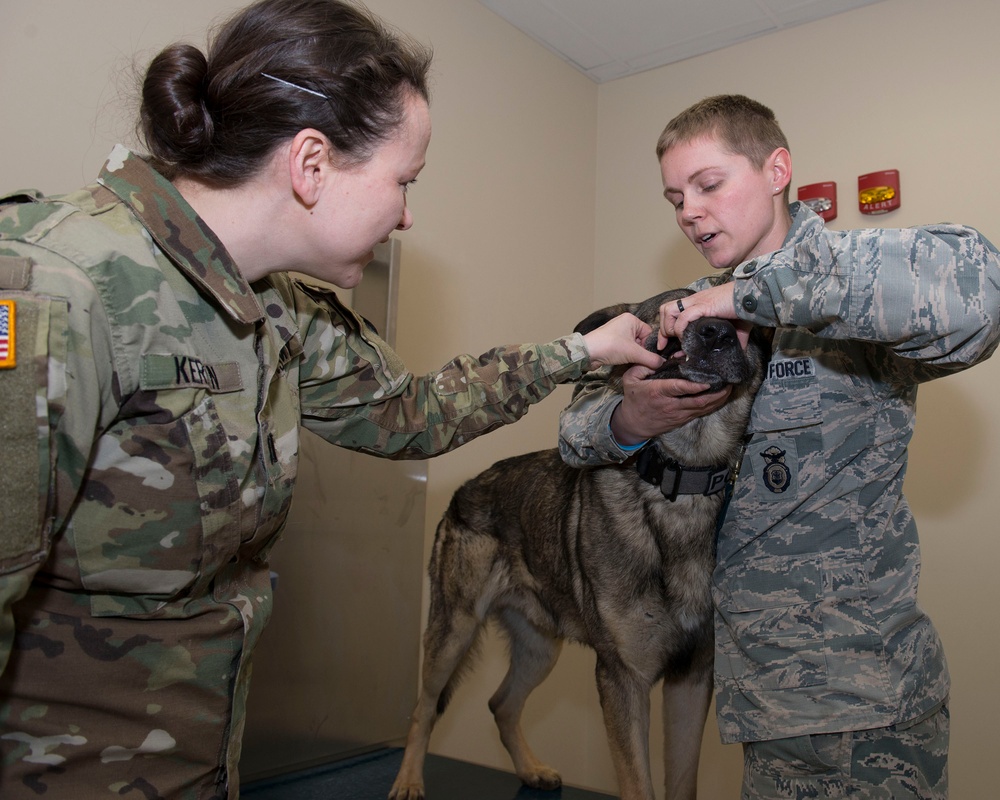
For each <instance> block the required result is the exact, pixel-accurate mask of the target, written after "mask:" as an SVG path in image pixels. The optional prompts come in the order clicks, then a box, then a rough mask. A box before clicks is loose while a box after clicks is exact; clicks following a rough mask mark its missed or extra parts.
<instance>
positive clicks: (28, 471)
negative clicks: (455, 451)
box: [0, 147, 589, 800]
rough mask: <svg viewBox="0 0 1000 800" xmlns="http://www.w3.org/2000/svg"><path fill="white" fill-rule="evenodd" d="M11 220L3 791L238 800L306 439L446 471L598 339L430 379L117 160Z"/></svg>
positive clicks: (3, 373)
mask: <svg viewBox="0 0 1000 800" xmlns="http://www.w3.org/2000/svg"><path fill="white" fill-rule="evenodd" d="M5 202H6V203H8V204H6V205H5V206H3V207H2V209H0V301H3V302H2V305H0V309H6V311H4V313H5V314H7V315H8V316H9V315H10V312H11V310H13V313H14V315H16V318H15V320H14V322H13V325H12V327H11V328H10V330H11V331H13V332H14V333H15V335H16V344H15V346H16V353H15V355H16V365H13V366H10V365H9V366H7V367H6V368H3V369H0V406H2V408H3V409H4V413H3V415H2V419H0V443H2V450H3V454H4V467H3V470H2V471H0V609H2V616H0V668H3V667H4V666H5V669H3V674H2V678H0V753H2V762H0V797H3V798H10V799H11V800H12V799H13V798H22V797H31V798H35V797H51V798H72V799H73V800H83V799H85V798H96V797H119V796H127V797H142V798H171V800H180V799H186V798H199V799H202V798H217V797H229V798H233V797H236V796H237V793H238V777H237V771H236V767H237V761H238V757H239V749H240V747H239V746H240V739H241V733H242V727H243V713H244V701H245V696H246V690H247V682H248V680H249V676H250V654H251V651H252V650H253V646H254V643H255V642H256V641H257V638H258V636H259V634H260V631H261V629H262V628H263V627H264V624H265V622H266V621H267V618H268V615H269V613H270V610H271V592H270V585H269V573H268V568H267V558H266V557H267V552H268V549H269V548H270V547H271V545H272V544H273V542H274V540H275V538H276V537H277V535H278V533H279V531H280V530H281V527H282V524H283V522H284V520H285V516H286V513H287V511H288V508H289V504H290V501H291V495H292V484H293V482H294V479H295V472H296V459H297V454H298V448H299V445H298V441H299V439H298V425H299V422H300V421H301V422H302V424H304V425H305V426H306V427H308V428H309V429H310V430H313V431H315V432H316V433H317V434H319V435H320V436H322V437H324V438H326V439H327V440H329V441H330V442H333V443H335V444H338V445H342V446H345V447H349V448H352V449H355V450H361V451H364V452H368V453H376V454H380V455H390V456H395V457H401V458H422V457H426V456H430V455H433V454H435V453H440V452H443V451H446V450H449V449H452V448H454V447H457V446H459V445H460V444H462V443H464V442H466V441H468V440H470V439H472V438H473V437H475V436H478V435H480V434H483V433H486V432H487V431H490V430H492V429H494V428H496V427H497V426H499V425H502V424H504V423H507V422H512V421H514V420H516V419H518V418H519V417H520V416H521V415H523V414H524V413H525V412H526V410H527V406H528V405H529V404H530V403H532V402H535V401H537V400H539V399H541V398H542V397H544V396H545V395H546V394H548V393H549V392H550V391H551V390H552V389H553V387H554V386H555V385H556V384H557V383H560V382H564V381H568V380H572V379H576V378H578V377H579V376H580V374H581V371H582V368H583V366H584V365H586V364H587V362H588V361H589V358H588V354H587V352H586V350H585V346H584V343H583V339H582V337H580V336H579V335H574V336H572V337H569V338H566V339H561V340H558V341H556V342H554V343H552V344H548V345H541V346H532V345H525V346H521V347H509V348H503V349H498V350H494V351H491V352H490V353H487V354H485V355H484V356H482V357H480V358H479V359H475V358H472V357H466V356H463V357H460V358H457V359H455V360H454V361H453V362H452V363H450V364H448V365H446V366H445V367H444V368H443V369H442V370H441V371H440V372H438V373H437V374H436V375H431V376H428V377H425V378H418V377H414V376H413V375H411V374H410V373H408V372H407V371H406V370H405V368H404V367H403V365H402V364H400V363H399V360H398V358H397V356H396V355H395V354H394V353H393V352H392V351H391V350H390V349H389V348H388V347H387V346H386V345H385V344H384V343H383V342H382V341H381V340H380V339H379V338H378V337H376V336H374V335H373V334H372V333H371V332H370V331H368V330H366V329H365V325H364V323H363V322H362V321H361V320H360V319H359V318H358V317H357V316H356V315H355V314H354V313H352V312H351V311H350V310H348V309H346V308H345V307H344V306H342V305H341V304H340V303H339V302H338V301H337V299H336V297H335V296H334V295H333V293H331V292H326V291H324V290H320V289H315V288H309V287H306V286H304V285H301V284H299V283H296V282H293V281H292V280H290V279H289V278H288V277H287V276H285V275H273V276H271V277H269V278H267V279H265V280H261V281H260V282H258V283H256V284H254V285H253V286H252V287H251V286H249V285H248V284H247V283H246V282H245V281H244V280H243V278H242V277H241V276H240V273H239V272H238V270H237V269H236V266H235V265H234V264H233V262H232V260H231V259H230V257H229V256H228V255H227V253H226V251H225V249H224V248H223V246H222V244H221V243H220V242H219V241H218V239H217V238H216V237H215V236H214V235H213V234H212V232H211V231H209V230H208V229H207V228H206V227H205V225H204V224H203V223H202V222H201V221H200V220H199V219H198V218H197V217H196V215H195V214H194V212H193V211H192V209H191V208H190V207H189V206H188V205H187V204H186V203H185V202H184V200H183V199H182V198H181V196H180V195H179V194H178V193H177V192H176V191H175V190H174V189H173V187H172V186H171V184H169V183H168V182H167V181H165V180H164V179H163V178H162V177H161V176H159V175H157V174H156V173H155V172H153V171H152V170H151V169H150V168H149V167H148V166H147V165H146V164H145V162H144V161H142V160H141V159H139V158H138V157H136V156H133V155H131V154H129V153H128V151H126V150H125V149H124V148H120V147H119V148H116V149H115V151H114V152H113V153H112V154H111V156H110V158H109V160H108V162H107V164H106V165H105V168H104V170H103V171H102V173H101V176H100V178H99V180H98V181H97V183H95V184H94V185H92V186H89V187H87V188H85V189H83V190H81V191H79V192H77V193H75V194H71V195H68V196H65V197H61V198H54V199H51V200H42V199H40V198H38V197H33V196H30V195H27V194H26V195H21V196H18V197H15V198H13V199H9V200H8V201H5ZM10 301H13V303H12V304H11V302H10ZM0 335H2V331H0ZM15 465H16V468H15ZM344 502H354V498H344ZM290 546H294V545H290Z"/></svg>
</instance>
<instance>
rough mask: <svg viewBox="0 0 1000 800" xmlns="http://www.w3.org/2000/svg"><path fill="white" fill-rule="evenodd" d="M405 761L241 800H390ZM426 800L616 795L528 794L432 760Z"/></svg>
mask: <svg viewBox="0 0 1000 800" xmlns="http://www.w3.org/2000/svg"><path fill="white" fill-rule="evenodd" d="M402 758H403V750H402V748H398V747H393V748H388V749H385V750H377V751H375V752H373V753H366V754H365V755H361V756H356V757H354V758H350V759H346V760H344V761H338V762H335V763H333V764H328V765H326V766H323V767H316V768H314V769H310V770H306V771H303V772H299V773H292V774H290V775H283V776H280V777H277V778H269V779H267V780H262V781H255V782H253V783H250V784H247V785H245V786H242V787H241V788H240V797H241V798H242V800H386V796H387V795H388V794H389V788H390V787H391V786H392V782H393V780H394V779H395V777H396V771H397V770H398V769H399V765H400V762H401V761H402ZM424 784H425V786H426V790H427V800H613V798H612V797H611V795H606V794H598V793H596V792H589V791H585V790H583V789H573V788H570V787H566V786H564V787H563V788H562V789H557V790H556V791H554V792H543V791H539V790H537V789H528V788H527V787H525V786H523V785H522V784H521V782H520V781H519V780H518V779H517V776H516V775H514V774H512V773H509V772H503V771H501V770H496V769H490V768H488V767H480V766H477V765H475V764H469V763H467V762H464V761H456V760H454V759H450V758H443V757H441V756H435V755H428V756H427V762H426V765H425V769H424Z"/></svg>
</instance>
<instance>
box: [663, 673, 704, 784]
mask: <svg viewBox="0 0 1000 800" xmlns="http://www.w3.org/2000/svg"><path fill="white" fill-rule="evenodd" d="M711 702H712V670H711V667H709V668H707V669H704V670H697V669H695V670H692V671H691V672H689V673H688V674H687V675H686V676H685V677H684V678H683V679H680V680H674V681H664V682H663V766H664V771H665V776H664V779H665V781H666V794H665V795H664V797H665V798H666V800H695V798H696V797H697V794H698V759H699V756H700V755H701V740H702V736H703V735H704V732H705V719H706V717H707V716H708V708H709V705H710V704H711Z"/></svg>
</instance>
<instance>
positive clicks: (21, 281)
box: [0, 256, 31, 290]
mask: <svg viewBox="0 0 1000 800" xmlns="http://www.w3.org/2000/svg"><path fill="white" fill-rule="evenodd" d="M30 281H31V259H30V258H20V257H18V256H0V289H11V290H21V289H27V288H28V283H29V282H30Z"/></svg>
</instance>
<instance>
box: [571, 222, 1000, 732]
mask: <svg viewBox="0 0 1000 800" xmlns="http://www.w3.org/2000/svg"><path fill="white" fill-rule="evenodd" d="M791 210H792V214H793V223H792V228H791V230H790V231H789V233H788V236H787V238H786V240H785V243H784V247H783V249H782V250H780V251H778V252H776V253H773V254H771V255H768V256H762V257H760V258H756V259H753V260H752V261H749V262H747V263H744V264H741V265H740V266H738V267H737V268H736V269H735V270H734V271H733V272H732V273H731V274H724V275H723V279H729V280H731V281H732V287H733V301H734V304H735V306H736V308H737V311H738V314H739V316H740V317H741V318H743V319H745V320H749V321H751V322H754V323H756V324H758V325H762V326H767V327H772V328H776V329H777V330H776V331H775V335H774V346H773V355H772V358H771V362H770V365H769V368H768V373H767V376H766V379H765V381H764V383H763V385H762V387H761V389H760V392H759V394H758V395H757V398H756V401H755V402H754V406H753V412H752V416H751V420H750V426H749V431H748V445H747V448H746V453H745V456H744V458H743V461H742V466H741V469H740V471H739V477H738V479H737V481H736V484H735V487H734V491H733V496H732V500H731V502H730V504H729V507H728V512H727V513H726V515H725V519H724V523H723V524H722V527H721V530H720V533H719V538H718V563H717V567H716V570H715V575H714V581H713V583H714V590H713V591H714V599H715V605H716V612H717V613H716V661H715V680H716V686H717V693H718V696H717V698H716V705H717V712H718V723H719V728H720V731H721V735H722V739H723V741H724V742H740V741H742V742H748V741H759V740H766V739H777V738H784V737H791V736H798V735H804V734H815V733H827V732H836V731H849V730H862V729H870V728H877V727H885V726H889V725H893V724H897V723H905V722H909V721H912V720H916V719H918V718H921V717H923V716H925V715H927V714H930V713H932V712H933V711H935V710H936V709H937V708H939V707H940V706H941V704H942V703H943V702H944V701H945V700H946V698H947V696H948V686H949V684H948V672H947V667H946V665H945V659H944V654H943V652H942V648H941V641H940V640H939V638H938V635H937V633H936V631H935V630H934V628H933V626H932V625H931V622H930V620H929V619H928V617H927V616H926V615H925V614H924V613H923V611H922V610H921V609H920V607H919V606H918V605H917V578H918V574H919V570H920V553H919V548H918V544H917V530H916V526H915V524H914V521H913V517H912V516H911V514H910V509H909V507H908V505H907V502H906V499H905V498H904V497H903V493H902V490H903V477H904V475H905V472H906V453H907V450H906V448H907V444H908V442H909V441H910V437H911V434H912V432H913V424H914V411H915V402H916V392H917V384H919V383H921V382H923V381H927V380H930V379H932V378H937V377H940V376H943V375H948V374H951V373H953V372H957V371H959V370H961V369H964V368H966V367H969V366H972V365H973V364H976V363H978V362H980V361H982V360H983V359H985V358H987V357H988V356H989V355H990V354H991V353H992V352H993V350H994V349H995V347H996V346H997V340H998V336H1000V266H998V259H997V251H996V249H995V248H994V247H993V245H992V244H990V243H989V242H988V241H986V240H985V239H984V238H983V237H982V236H981V235H979V234H978V233H977V232H976V231H974V230H972V229H970V228H966V227H960V226H954V225H940V226H935V227H927V228H914V229H907V230H864V231H849V232H839V231H832V230H827V229H826V228H825V227H824V225H823V221H822V220H821V219H820V218H819V217H818V216H817V215H815V214H814V213H813V212H812V211H810V210H808V209H807V208H806V207H805V206H802V205H800V204H797V203H796V204H793V205H792V208H791ZM716 280H718V278H716V279H715V280H713V279H706V280H704V281H701V282H699V284H696V285H695V286H693V287H692V288H696V289H697V288H705V286H706V285H707V284H708V282H709V281H711V282H713V283H714V282H715V281H716ZM620 400H621V398H620V396H618V397H617V398H616V397H612V396H609V395H607V394H605V393H604V392H603V389H602V387H601V385H600V382H599V381H589V380H588V381H586V386H582V387H581V388H580V390H579V391H578V394H577V395H576V396H575V398H574V401H573V403H572V405H571V406H570V408H569V409H567V410H566V411H564V412H563V419H562V433H561V441H560V448H561V451H562V454H563V457H564V459H566V460H567V461H568V462H569V463H572V464H578V465H579V464H596V463H602V462H607V461H618V462H620V461H623V460H625V459H626V458H627V456H628V453H627V452H625V451H623V450H622V449H621V448H620V447H618V445H617V444H615V442H614V440H613V437H612V436H611V432H610V428H609V422H610V418H611V412H612V411H613V410H614V408H615V406H616V405H617V404H618V403H619V402H620Z"/></svg>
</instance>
